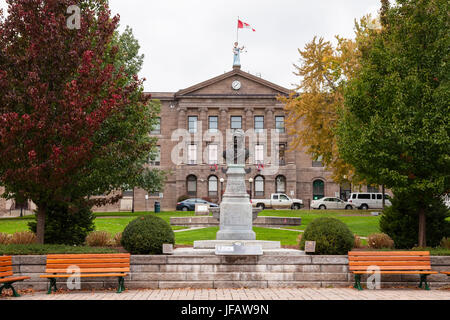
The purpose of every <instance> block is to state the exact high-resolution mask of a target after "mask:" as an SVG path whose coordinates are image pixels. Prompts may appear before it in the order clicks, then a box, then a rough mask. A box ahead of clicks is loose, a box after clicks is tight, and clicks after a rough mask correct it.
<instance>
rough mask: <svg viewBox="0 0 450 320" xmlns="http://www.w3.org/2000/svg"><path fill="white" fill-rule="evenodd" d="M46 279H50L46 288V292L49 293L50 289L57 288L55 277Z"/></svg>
mask: <svg viewBox="0 0 450 320" xmlns="http://www.w3.org/2000/svg"><path fill="white" fill-rule="evenodd" d="M48 280H50V286H49V288H48V291H47V294H51V293H52V289H53V290H54V291H53V292H56V290H57V288H56V278H49V279H48Z"/></svg>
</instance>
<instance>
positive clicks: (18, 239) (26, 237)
mask: <svg viewBox="0 0 450 320" xmlns="http://www.w3.org/2000/svg"><path fill="white" fill-rule="evenodd" d="M36 241H37V237H36V234H34V233H33V232H31V231H20V232H16V233H14V234H13V235H12V237H11V240H10V243H11V244H31V243H36Z"/></svg>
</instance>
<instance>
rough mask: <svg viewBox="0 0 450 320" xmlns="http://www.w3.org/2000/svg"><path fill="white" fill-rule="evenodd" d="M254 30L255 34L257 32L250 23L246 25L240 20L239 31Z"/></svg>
mask: <svg viewBox="0 0 450 320" xmlns="http://www.w3.org/2000/svg"><path fill="white" fill-rule="evenodd" d="M244 28H245V29H252V30H253V32H254V31H256V30H255V29H253V28H252V27H251V26H250V25H249V24H248V23H245V22H243V21H241V20H238V29H244Z"/></svg>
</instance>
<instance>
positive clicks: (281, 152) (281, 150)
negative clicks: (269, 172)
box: [278, 143, 286, 166]
mask: <svg viewBox="0 0 450 320" xmlns="http://www.w3.org/2000/svg"><path fill="white" fill-rule="evenodd" d="M278 162H279V165H280V166H284V165H286V144H285V143H281V144H279V145H278Z"/></svg>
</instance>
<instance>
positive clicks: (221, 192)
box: [220, 178, 225, 202]
mask: <svg viewBox="0 0 450 320" xmlns="http://www.w3.org/2000/svg"><path fill="white" fill-rule="evenodd" d="M224 182H225V179H224V178H220V202H222V196H223V183H224Z"/></svg>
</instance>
